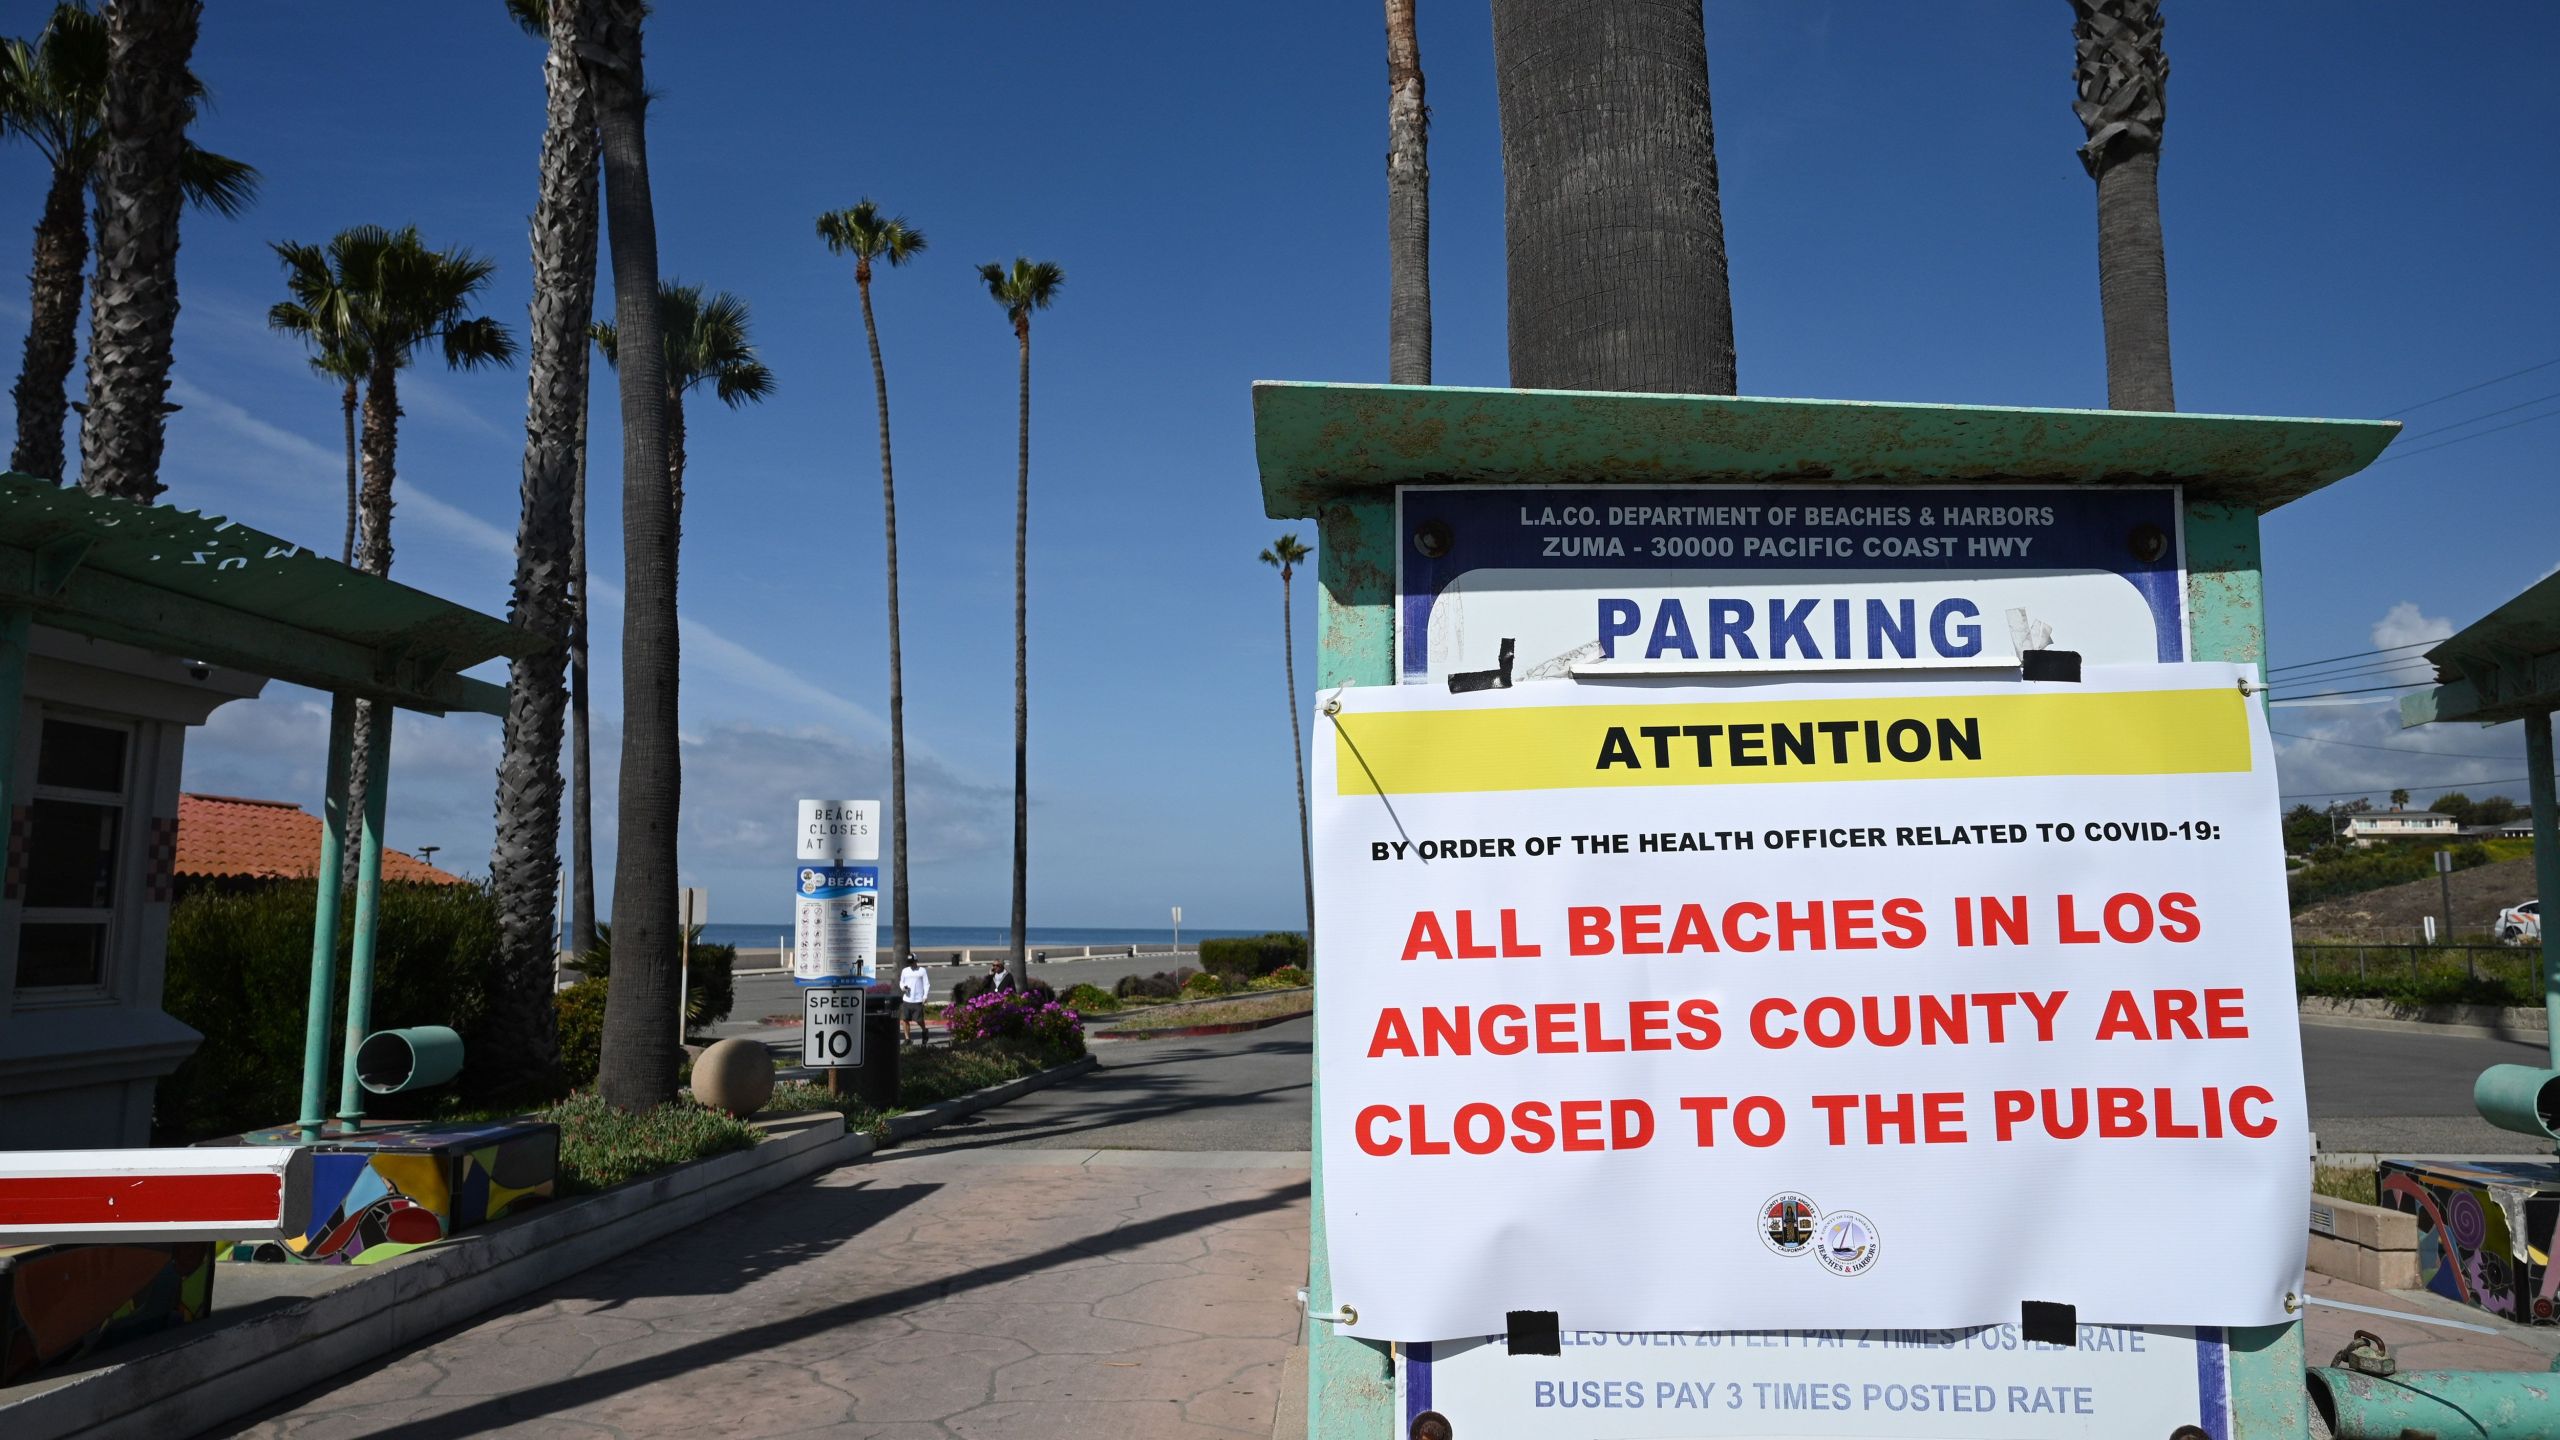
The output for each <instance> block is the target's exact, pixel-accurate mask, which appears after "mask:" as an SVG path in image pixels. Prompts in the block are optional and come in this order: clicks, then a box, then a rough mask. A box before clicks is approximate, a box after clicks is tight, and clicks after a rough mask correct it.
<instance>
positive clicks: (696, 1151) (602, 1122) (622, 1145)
mask: <svg viewBox="0 0 2560 1440" xmlns="http://www.w3.org/2000/svg"><path fill="white" fill-rule="evenodd" d="M540 1118H542V1119H544V1120H549V1121H551V1122H552V1123H554V1124H556V1125H558V1126H559V1127H560V1186H561V1189H562V1190H564V1191H565V1192H567V1193H569V1194H571V1195H582V1194H585V1193H587V1192H588V1191H592V1190H606V1189H611V1188H612V1187H613V1186H616V1185H619V1184H621V1183H622V1182H624V1181H626V1180H636V1179H638V1178H639V1177H641V1176H643V1175H654V1174H656V1173H658V1172H659V1171H661V1170H672V1169H674V1168H675V1167H676V1166H678V1165H684V1164H689V1163H691V1162H693V1161H696V1160H708V1159H710V1158H711V1157H712V1156H714V1155H726V1154H728V1153H729V1152H730V1151H732V1150H751V1149H753V1148H755V1144H756V1141H757V1140H758V1139H760V1138H762V1137H761V1133H760V1132H759V1131H757V1130H756V1128H755V1127H754V1126H751V1125H749V1124H747V1123H746V1122H745V1121H743V1120H738V1119H735V1118H733V1117H731V1116H728V1115H725V1114H722V1113H721V1112H720V1111H717V1110H713V1109H710V1108H708V1107H706V1106H702V1105H696V1104H694V1103H693V1102H692V1101H690V1100H674V1101H670V1102H668V1103H667V1104H664V1105H661V1106H659V1107H658V1108H657V1109H655V1110H645V1111H641V1112H638V1113H636V1114H635V1113H632V1112H629V1111H623V1110H616V1109H614V1108H613V1107H612V1106H610V1105H607V1104H606V1103H604V1101H603V1099H602V1098H601V1097H599V1096H597V1095H595V1094H593V1093H585V1094H578V1095H572V1096H570V1097H569V1098H568V1099H566V1100H563V1101H561V1102H560V1103H559V1104H557V1105H554V1106H552V1107H551V1108H550V1109H548V1110H545V1111H543V1112H541V1116H540Z"/></svg>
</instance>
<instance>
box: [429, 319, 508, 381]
mask: <svg viewBox="0 0 2560 1440" xmlns="http://www.w3.org/2000/svg"><path fill="white" fill-rule="evenodd" d="M515 358H516V337H515V336H513V335H511V334H509V333H507V327H506V326H504V325H501V324H499V323H498V322H497V321H495V320H493V319H491V318H490V317H488V316H486V315H477V316H474V317H472V318H471V319H468V320H462V321H457V322H456V323H454V324H452V325H448V326H446V327H445V331H444V363H445V364H446V365H447V366H449V367H451V368H452V369H455V370H477V369H479V368H480V367H481V366H483V365H505V364H509V363H511V362H512V361H514V359H515Z"/></svg>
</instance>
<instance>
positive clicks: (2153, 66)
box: [2071, 0, 2178, 410]
mask: <svg viewBox="0 0 2560 1440" xmlns="http://www.w3.org/2000/svg"><path fill="white" fill-rule="evenodd" d="M2071 8H2072V12H2073V20H2072V26H2071V38H2072V42H2073V45H2074V47H2075V50H2076V53H2077V63H2076V65H2075V68H2074V75H2073V78H2074V81H2075V82H2076V84H2077V86H2078V90H2079V98H2078V99H2077V100H2076V101H2075V102H2074V104H2073V106H2072V109H2073V111H2074V112H2075V113H2076V114H2078V116H2079V117H2080V124H2081V127H2082V128H2083V129H2084V130H2085V131H2086V132H2087V134H2088V137H2089V143H2088V144H2086V145H2083V146H2082V147H2080V163H2081V164H2082V165H2083V166H2084V167H2086V168H2087V169H2088V171H2089V174H2090V177H2091V178H2093V179H2095V180H2096V181H2097V182H2098V309H2099V312H2100V314H2101V315H2102V316H2103V317H2104V319H2105V322H2106V331H2107V406H2108V408H2110V409H2114V410H2175V409H2176V408H2178V402H2177V395H2176V392H2175V387H2174V386H2173V384H2172V383H2171V379H2170V373H2169V265H2168V260H2167V258H2166V255H2165V252H2164V249H2163V247H2162V245H2161V241H2160V136H2161V131H2162V130H2163V128H2164V127H2165V126H2166V124H2167V122H2168V95H2169V57H2168V53H2167V52H2166V51H2165V50H2164V49H2163V48H2162V46H2161V23H2160V4H2159V0H2072V6H2071Z"/></svg>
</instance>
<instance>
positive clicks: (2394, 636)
mask: <svg viewBox="0 0 2560 1440" xmlns="http://www.w3.org/2000/svg"><path fill="white" fill-rule="evenodd" d="M2452 634H2453V622H2452V621H2450V620H2448V619H2446V618H2444V617H2443V616H2441V615H2429V614H2426V613H2424V612H2423V611H2421V610H2419V609H2418V602H2416V601H2414V600H2403V601H2401V602H2400V603H2399V604H2397V605H2394V606H2392V607H2391V608H2390V609H2389V610H2388V611H2386V612H2384V614H2383V617H2382V618H2381V619H2379V620H2376V621H2374V622H2373V645H2374V648H2375V649H2377V650H2388V649H2392V648H2394V647H2395V646H2400V645H2415V644H2419V643H2421V642H2423V641H2427V640H2443V639H2447V638H2450V637H2451V636H2452Z"/></svg>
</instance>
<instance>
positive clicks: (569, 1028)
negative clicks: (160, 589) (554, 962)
mask: <svg viewBox="0 0 2560 1440" xmlns="http://www.w3.org/2000/svg"><path fill="white" fill-rule="evenodd" d="M604 989H605V979H604V977H603V976H601V975H589V976H587V977H586V978H585V979H583V980H580V981H579V982H578V983H577V984H575V985H572V986H570V987H569V988H568V989H566V990H563V991H561V992H560V993H559V994H557V995H555V996H553V997H552V999H551V1006H552V1012H553V1014H554V1016H555V1017H556V1019H557V1022H558V1025H559V1031H560V1073H561V1074H562V1075H563V1076H564V1077H566V1078H567V1080H568V1082H569V1083H570V1084H571V1085H573V1086H585V1085H592V1084H594V1083H595V1079H596V1066H597V1065H598V1064H600V1063H601V1062H602V1061H603V1059H604Z"/></svg>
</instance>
